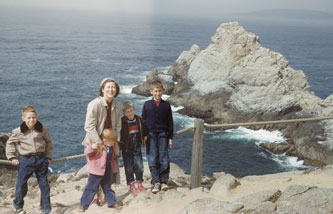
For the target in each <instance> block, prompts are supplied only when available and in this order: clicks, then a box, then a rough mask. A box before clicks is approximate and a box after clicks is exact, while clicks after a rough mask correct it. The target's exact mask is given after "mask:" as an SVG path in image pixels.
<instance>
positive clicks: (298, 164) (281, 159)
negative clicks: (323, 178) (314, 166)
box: [272, 154, 311, 169]
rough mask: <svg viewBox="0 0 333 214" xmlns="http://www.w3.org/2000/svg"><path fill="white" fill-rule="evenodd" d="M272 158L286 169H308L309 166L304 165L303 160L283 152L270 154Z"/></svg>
mask: <svg viewBox="0 0 333 214" xmlns="http://www.w3.org/2000/svg"><path fill="white" fill-rule="evenodd" d="M272 159H273V160H274V161H276V162H277V163H278V164H279V165H281V166H282V167H284V168H286V169H309V168H311V166H305V165H303V164H304V161H303V160H298V158H297V157H292V156H287V155H285V154H281V155H277V154H272Z"/></svg>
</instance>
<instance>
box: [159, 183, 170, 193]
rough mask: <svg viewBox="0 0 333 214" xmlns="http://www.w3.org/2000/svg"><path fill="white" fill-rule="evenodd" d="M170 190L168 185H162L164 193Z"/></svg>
mask: <svg viewBox="0 0 333 214" xmlns="http://www.w3.org/2000/svg"><path fill="white" fill-rule="evenodd" d="M168 189H169V187H168V185H167V184H162V185H161V190H163V191H167V190H168Z"/></svg>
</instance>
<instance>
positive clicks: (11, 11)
mask: <svg viewBox="0 0 333 214" xmlns="http://www.w3.org/2000/svg"><path fill="white" fill-rule="evenodd" d="M226 21H232V20H230V18H228V19H193V18H191V19H189V18H177V17H160V16H143V15H126V14H122V15H119V14H116V15H111V14H96V13H88V12H76V13H74V12H72V11H64V10H63V11H61V10H57V11H52V10H37V9H26V8H21V9H20V8H1V9H0V75H1V77H0V85H1V87H0V107H1V111H0V118H1V123H0V131H1V132H11V130H12V129H14V128H16V127H17V126H19V124H20V123H21V113H20V111H21V109H22V107H23V106H24V105H33V106H35V107H36V109H37V111H38V114H39V120H40V121H41V122H42V123H43V124H45V125H47V126H48V127H49V129H50V133H51V138H52V140H53V143H54V146H55V150H54V156H53V158H54V159H57V158H61V157H66V156H71V155H77V154H82V153H83V146H82V145H81V142H82V139H83V137H84V135H85V132H84V128H83V126H84V121H85V114H86V107H87V104H88V102H89V101H91V100H92V99H94V98H95V97H97V96H98V88H99V84H100V81H101V80H102V79H103V78H105V77H112V78H114V79H115V80H116V81H117V82H118V83H119V85H120V95H119V96H118V97H117V98H116V99H117V100H118V101H119V102H121V103H122V102H124V101H132V102H133V103H134V105H135V107H136V113H137V114H138V115H141V109H142V106H143V103H144V102H145V101H146V100H148V99H150V98H147V97H142V96H138V95H135V94H132V93H131V89H132V88H133V87H134V86H136V85H138V84H140V83H141V82H142V81H144V80H145V77H146V75H148V74H149V72H150V71H151V70H152V69H158V70H159V71H164V72H166V71H167V70H168V68H169V67H170V66H171V65H172V64H173V63H174V62H175V60H176V59H177V57H178V56H179V55H180V54H181V52H182V51H184V50H189V49H190V48H191V46H192V45H193V44H197V45H199V46H200V48H201V49H202V50H203V49H205V48H206V47H207V46H208V44H209V42H210V38H211V37H212V36H213V35H214V34H215V31H216V29H217V28H218V27H219V26H220V24H221V23H223V22H226ZM238 21H239V23H240V24H241V25H242V26H243V27H244V28H245V29H247V30H248V31H250V32H253V33H255V34H256V35H258V36H260V40H261V44H262V46H263V47H266V48H269V49H271V50H273V51H277V52H280V53H281V54H283V55H284V56H285V57H286V58H287V60H288V61H289V64H290V66H291V67H293V68H295V69H301V70H303V71H304V72H305V74H306V75H307V77H308V80H309V82H310V85H311V90H312V91H314V93H315V94H316V95H317V96H319V97H321V98H322V99H325V98H326V97H327V96H328V95H330V94H331V93H332V89H333V88H332V84H330V83H331V82H332V78H333V74H332V73H333V72H332V67H333V64H332V63H333V60H332V56H333V48H332V47H333V45H332V44H333V30H332V28H325V27H322V26H311V25H292V24H290V23H289V24H288V23H265V22H257V21H249V20H244V21H242V20H238ZM178 108H181V107H178ZM173 110H174V114H173V116H174V124H175V127H174V129H175V131H178V130H181V129H184V128H187V127H191V126H193V125H194V118H191V117H188V116H185V115H181V114H179V113H177V112H176V110H177V108H175V107H173ZM192 141H193V131H189V132H186V133H184V134H181V135H177V136H175V138H174V146H173V148H172V149H170V159H171V161H172V162H174V163H176V164H178V165H179V166H180V167H181V168H183V169H184V170H185V171H187V172H190V165H191V151H192ZM267 141H269V142H282V141H284V136H283V133H281V132H278V131H272V132H269V131H267V130H257V131H253V130H250V129H245V128H237V129H230V130H226V131H205V133H204V150H203V174H205V175H209V176H211V175H212V173H213V172H219V171H224V172H227V173H231V174H233V175H234V176H245V175H254V174H255V175H258V174H267V173H276V172H282V171H288V170H297V169H304V168H305V167H306V166H304V165H303V162H302V161H298V160H297V158H294V157H286V156H284V155H274V154H271V153H269V152H267V151H265V150H263V149H261V148H260V147H259V146H258V144H259V143H260V142H267ZM143 151H145V149H143ZM144 158H146V157H145V154H144ZM85 161H86V160H85V159H84V158H81V159H76V160H71V161H65V162H60V163H55V164H52V165H51V168H50V169H51V170H52V172H53V173H62V172H71V171H74V170H77V169H79V168H80V167H82V166H83V165H84V164H85ZM145 170H148V169H145Z"/></svg>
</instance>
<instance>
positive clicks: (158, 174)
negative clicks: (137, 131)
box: [147, 132, 170, 184]
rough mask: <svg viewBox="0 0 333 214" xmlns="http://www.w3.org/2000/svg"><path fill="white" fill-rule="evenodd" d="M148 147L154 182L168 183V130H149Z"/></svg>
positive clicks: (150, 168)
mask: <svg viewBox="0 0 333 214" xmlns="http://www.w3.org/2000/svg"><path fill="white" fill-rule="evenodd" d="M147 145H148V146H149V148H148V149H147V157H148V165H149V170H150V173H151V176H152V181H151V183H152V184H155V183H165V184H166V183H168V180H169V173H170V158H169V152H168V150H169V139H168V136H167V133H166V132H149V133H148V143H147Z"/></svg>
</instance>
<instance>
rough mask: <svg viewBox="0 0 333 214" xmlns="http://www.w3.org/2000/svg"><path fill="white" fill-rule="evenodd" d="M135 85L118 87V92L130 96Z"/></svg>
mask: <svg viewBox="0 0 333 214" xmlns="http://www.w3.org/2000/svg"><path fill="white" fill-rule="evenodd" d="M135 86H136V85H122V86H120V92H121V93H123V94H131V93H132V88H134V87H135Z"/></svg>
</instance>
